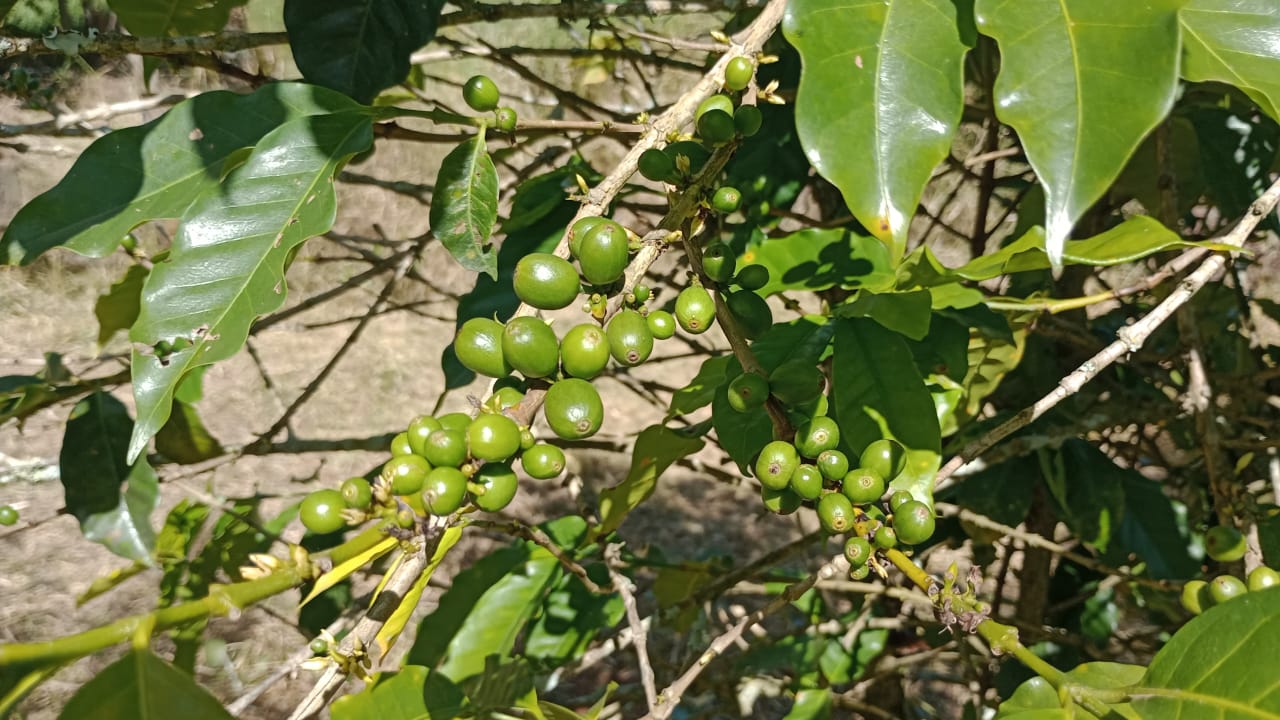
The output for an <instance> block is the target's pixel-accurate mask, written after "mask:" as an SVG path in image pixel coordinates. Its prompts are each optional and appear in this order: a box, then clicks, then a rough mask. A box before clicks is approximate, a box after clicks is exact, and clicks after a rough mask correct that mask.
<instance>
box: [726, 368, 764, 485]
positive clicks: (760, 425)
mask: <svg viewBox="0 0 1280 720" xmlns="http://www.w3.org/2000/svg"><path fill="white" fill-rule="evenodd" d="M741 374H742V366H740V365H738V361H737V359H736V358H735V359H734V360H733V361H732V362H730V364H729V367H728V369H727V371H726V373H725V380H726V381H728V380H732V379H734V378H736V377H738V376H739V375H741ZM711 426H712V427H713V428H715V431H716V441H717V442H718V443H719V444H720V449H722V450H724V451H725V452H726V453H728V454H729V457H730V458H731V459H732V460H733V461H734V462H735V463H737V464H738V469H739V470H741V471H742V472H743V473H746V472H748V468H750V467H751V461H752V460H753V459H754V458H755V456H756V455H757V454H759V452H760V449H761V448H763V447H764V446H765V445H766V444H767V443H768V442H769V441H770V440H772V439H773V422H772V421H771V420H770V419H769V413H768V412H767V411H766V410H765V409H764V407H763V406H762V407H758V408H753V409H752V410H750V411H748V412H745V413H740V412H738V411H737V410H734V409H733V407H732V406H731V405H729V386H728V384H727V383H726V384H724V385H721V386H720V387H718V388H716V391H715V397H714V398H713V399H712V401H711Z"/></svg>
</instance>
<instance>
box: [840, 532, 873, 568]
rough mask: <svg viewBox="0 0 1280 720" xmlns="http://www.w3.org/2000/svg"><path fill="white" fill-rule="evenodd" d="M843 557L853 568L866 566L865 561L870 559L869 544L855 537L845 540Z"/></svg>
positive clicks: (863, 539) (864, 539)
mask: <svg viewBox="0 0 1280 720" xmlns="http://www.w3.org/2000/svg"><path fill="white" fill-rule="evenodd" d="M844 556H845V559H847V560H848V561H849V564H850V565H852V566H853V567H859V566H861V565H866V564H867V561H868V560H870V559H871V543H869V542H867V540H866V538H860V537H857V536H856V535H855V536H854V537H851V538H849V539H848V540H845V542H844Z"/></svg>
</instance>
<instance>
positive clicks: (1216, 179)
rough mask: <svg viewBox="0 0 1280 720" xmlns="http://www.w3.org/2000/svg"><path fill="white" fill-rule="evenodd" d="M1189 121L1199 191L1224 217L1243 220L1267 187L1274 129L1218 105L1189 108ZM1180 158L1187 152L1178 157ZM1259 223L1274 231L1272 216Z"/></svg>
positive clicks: (1276, 142) (1277, 138)
mask: <svg viewBox="0 0 1280 720" xmlns="http://www.w3.org/2000/svg"><path fill="white" fill-rule="evenodd" d="M1277 87H1278V88H1280V86H1277ZM1190 118H1191V123H1192V126H1193V127H1194V129H1195V137H1196V138H1197V139H1198V141H1199V142H1198V143H1197V144H1198V146H1199V150H1200V153H1199V154H1200V164H1201V165H1202V166H1203V167H1204V180H1205V193H1206V194H1208V195H1209V196H1210V197H1211V198H1213V199H1214V200H1216V201H1217V202H1218V204H1219V206H1220V207H1221V209H1222V212H1223V213H1224V214H1225V215H1226V216H1227V217H1228V218H1238V217H1241V216H1243V215H1244V213H1245V212H1246V211H1247V210H1248V208H1249V205H1251V204H1252V203H1253V201H1254V199H1255V198H1257V197H1258V196H1259V195H1261V194H1262V193H1264V192H1266V189H1267V186H1268V185H1270V184H1271V182H1270V177H1269V171H1270V169H1271V166H1272V165H1273V164H1274V163H1275V160H1276V148H1277V146H1280V127H1277V125H1276V123H1275V122H1274V121H1272V120H1270V119H1268V118H1266V117H1261V116H1256V115H1255V114H1254V113H1253V112H1240V111H1234V112H1233V111H1231V110H1228V109H1226V108H1218V107H1198V108H1195V109H1193V110H1192V111H1191V112H1190ZM1178 147H1179V148H1181V147H1185V146H1181V145H1180V146H1178ZM1184 154H1188V153H1184V152H1179V153H1178V155H1179V156H1181V155H1184ZM1179 197H1181V195H1179ZM1193 200H1194V198H1193ZM1263 222H1264V223H1266V224H1267V225H1268V226H1270V227H1271V228H1272V229H1273V230H1274V229H1280V225H1278V224H1277V221H1276V219H1275V216H1274V215H1270V214H1268V215H1267V217H1266V218H1264V220H1263Z"/></svg>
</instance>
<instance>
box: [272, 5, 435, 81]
mask: <svg viewBox="0 0 1280 720" xmlns="http://www.w3.org/2000/svg"><path fill="white" fill-rule="evenodd" d="M443 7H444V0H354V1H353V0H285V3H284V24H285V27H286V28H287V29H288V31H289V47H290V49H292V50H293V59H294V62H296V63H297V64H298V69H299V70H301V71H302V76H303V77H304V78H306V80H307V82H311V83H315V84H316V85H323V86H324V87H328V88H332V89H334V90H337V91H339V92H341V93H345V94H347V95H350V96H351V97H353V98H355V99H356V100H357V101H359V102H362V103H366V104H367V103H369V102H370V101H372V100H373V98H374V97H375V96H376V95H377V94H378V92H379V91H381V90H383V89H384V88H388V87H391V86H392V85H395V84H397V83H400V82H403V81H404V79H405V78H407V77H408V76H409V56H410V55H411V54H413V51H415V50H417V49H418V48H421V47H422V46H423V45H426V44H427V43H428V42H430V41H431V38H433V37H435V35H436V25H437V23H438V21H439V19H440V10H441V9H442V8H443Z"/></svg>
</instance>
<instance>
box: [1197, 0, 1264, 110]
mask: <svg viewBox="0 0 1280 720" xmlns="http://www.w3.org/2000/svg"><path fill="white" fill-rule="evenodd" d="M1178 19H1179V20H1180V21H1181V23H1182V76H1183V77H1185V78H1186V79H1188V80H1216V81H1219V82H1224V83H1227V84H1228V85H1234V86H1236V87H1238V88H1240V89H1241V90H1243V91H1244V92H1246V93H1248V95H1249V97H1251V98H1253V100H1254V102H1256V103H1258V107H1260V108H1262V110H1263V112H1265V113H1267V114H1268V115H1270V116H1271V117H1272V118H1273V119H1275V120H1280V44H1277V43H1276V36H1277V35H1278V34H1280V5H1276V4H1275V3H1274V2H1272V1H1271V0H1190V2H1187V4H1186V6H1185V7H1183V8H1182V10H1181V11H1180V12H1179V13H1178Z"/></svg>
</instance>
